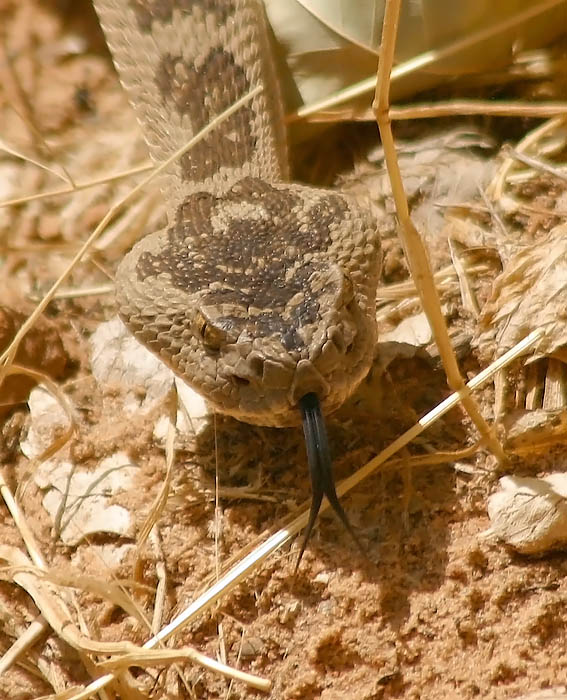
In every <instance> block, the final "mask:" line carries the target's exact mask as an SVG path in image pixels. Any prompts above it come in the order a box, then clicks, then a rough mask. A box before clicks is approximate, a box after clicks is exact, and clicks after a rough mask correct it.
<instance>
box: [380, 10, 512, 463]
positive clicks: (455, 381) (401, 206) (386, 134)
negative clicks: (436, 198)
mask: <svg viewBox="0 0 567 700" xmlns="http://www.w3.org/2000/svg"><path fill="white" fill-rule="evenodd" d="M399 12H400V0H388V1H387V2H386V10H385V15H384V27H383V33H382V51H381V54H380V61H379V64H378V75H377V89H376V96H375V99H374V104H373V109H374V112H375V115H376V121H377V123H378V128H379V130H380V136H381V138H382V146H383V148H384V157H385V160H386V166H387V168H388V175H389V177H390V182H391V185H392V194H393V196H394V202H395V205H396V211H397V214H398V220H399V236H400V240H401V243H402V246H403V248H404V252H405V255H406V259H407V261H408V265H409V268H410V272H411V276H412V278H413V281H414V283H415V285H416V287H417V290H418V293H419V296H420V299H421V303H422V305H423V309H424V311H425V313H426V315H427V318H428V320H429V324H430V326H431V330H432V332H433V335H434V337H435V341H436V343H437V346H438V348H439V353H440V356H441V360H442V362H443V366H444V368H445V372H446V374H447V381H448V383H449V386H450V387H451V389H453V391H461V390H462V389H463V388H464V386H465V382H464V379H463V378H462V376H461V373H460V371H459V367H458V364H457V359H456V357H455V353H454V351H453V348H452V345H451V340H450V338H449V332H448V330H447V326H446V324H445V319H444V318H443V313H442V311H441V304H440V301H439V295H438V293H437V289H436V287H435V282H434V279H433V274H432V271H431V266H430V264H429V259H428V257H427V252H426V250H425V247H424V245H423V242H422V240H421V237H420V235H419V233H418V231H417V229H416V228H415V226H414V225H413V222H412V220H411V218H410V214H409V208H408V203H407V198H406V195H405V191H404V186H403V182H402V176H401V173H400V168H399V165H398V160H397V156H396V148H395V144H394V136H393V134H392V126H391V121H390V118H389V116H388V110H389V87H390V83H389V76H390V72H391V69H392V63H393V60H394V48H395V43H396V42H395V40H396V34H397V29H398V20H399ZM463 407H464V408H465V410H466V411H467V413H468V414H469V416H470V418H471V420H472V421H473V423H474V424H475V425H476V427H477V429H478V431H479V432H480V434H481V436H482V438H483V439H484V440H485V441H486V444H487V446H488V447H489V448H490V449H491V450H492V452H493V453H494V454H495V455H496V456H497V458H498V459H499V460H502V461H503V460H504V459H505V455H504V451H503V449H502V446H501V445H500V443H499V442H498V440H497V439H496V437H495V436H494V435H493V433H492V430H491V428H490V427H489V426H488V424H487V423H486V421H485V420H484V418H483V417H482V414H481V412H480V409H479V407H478V404H477V403H476V401H475V400H474V399H473V398H472V397H471V396H469V395H467V396H463Z"/></svg>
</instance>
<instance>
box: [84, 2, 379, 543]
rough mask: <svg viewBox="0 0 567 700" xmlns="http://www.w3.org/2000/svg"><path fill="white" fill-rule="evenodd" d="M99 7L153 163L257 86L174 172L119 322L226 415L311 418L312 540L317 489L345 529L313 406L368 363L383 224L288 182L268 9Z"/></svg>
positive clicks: (343, 387) (124, 287) (283, 421)
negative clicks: (161, 220) (161, 225)
mask: <svg viewBox="0 0 567 700" xmlns="http://www.w3.org/2000/svg"><path fill="white" fill-rule="evenodd" d="M93 1H94V5H95V8H96V10H97V13H98V15H99V18H100V21H101V24H102V27H103V29H104V32H105V35H106V39H107V43H108V45H109V47H110V50H111V53H112V56H113V59H114V62H115V65H116V67H117V70H118V73H119V76H120V79H121V82H122V84H123V86H124V88H125V89H126V91H127V93H128V96H129V98H130V101H131V103H132V105H133V107H134V110H135V112H136V115H137V118H138V120H139V122H140V124H141V126H142V129H143V133H144V137H145V139H146V142H147V144H148V148H149V150H150V154H151V156H152V158H153V159H154V160H155V161H156V162H158V163H160V162H163V161H165V160H166V159H167V158H168V157H170V156H171V155H172V154H173V153H174V152H176V151H177V150H178V149H180V148H181V147H182V146H183V145H184V144H185V143H186V142H187V141H188V140H189V138H190V137H191V136H193V135H194V134H195V133H196V132H198V131H199V130H200V129H202V128H203V127H204V126H205V125H206V124H208V123H209V122H210V121H211V120H212V119H213V118H214V117H216V116H218V115H219V114H220V113H221V112H223V110H225V109H226V108H228V107H229V106H230V105H231V104H233V103H234V102H235V101H237V100H239V99H240V98H243V97H244V96H246V95H247V94H248V93H249V92H250V91H252V90H254V88H257V87H258V86H259V87H260V90H259V91H258V92H257V93H256V94H255V95H254V97H253V98H252V99H251V100H249V101H248V102H246V103H245V104H244V105H243V106H242V107H240V108H239V109H238V110H237V111H236V112H235V113H234V114H233V115H232V116H230V117H229V118H228V119H226V120H225V121H223V122H222V123H221V124H220V125H218V126H217V127H216V128H215V129H214V130H213V132H212V133H210V134H209V135H207V136H205V137H204V138H203V139H202V140H201V141H199V142H198V143H197V144H196V145H195V146H194V147H193V148H192V149H191V150H189V151H188V152H187V153H185V154H184V155H182V156H181V157H180V158H179V159H178V160H176V161H175V162H174V164H172V165H171V166H170V167H169V168H168V169H167V170H166V172H165V176H164V178H163V181H162V183H161V186H162V191H163V193H164V196H165V197H166V199H167V211H168V222H169V223H168V226H167V228H165V229H164V230H162V231H158V232H156V233H152V234H150V235H148V236H146V237H145V238H143V239H142V240H141V241H140V242H138V243H137V244H136V245H135V246H134V248H133V249H132V251H131V252H130V253H129V254H128V255H126V257H125V258H124V260H123V261H122V262H121V264H120V266H119V268H118V271H117V273H116V298H117V304H118V309H119V314H120V316H121V318H122V319H123V320H124V322H125V323H126V325H127V326H128V328H129V329H130V330H131V332H132V333H133V334H134V335H135V336H136V338H138V339H139V340H140V341H141V342H142V343H143V344H145V345H146V346H147V347H148V348H149V349H150V350H152V351H153V352H154V353H156V354H157V355H159V357H160V358H161V359H162V360H163V361H164V362H165V363H166V364H167V365H169V366H170V367H171V368H172V369H173V371H174V372H175V373H177V374H178V375H180V376H181V377H182V378H183V379H184V380H185V381H186V382H187V383H188V384H190V385H191V386H192V387H194V388H195V389H196V390H197V391H199V392H200V393H202V394H203V395H204V396H205V397H206V398H207V399H208V401H209V402H210V403H211V404H212V405H213V406H214V408H215V409H217V410H218V411H220V412H222V413H226V414H230V415H232V416H234V417H235V418H237V419H239V420H243V421H246V422H250V423H255V424H259V425H268V426H291V425H298V424H300V422H301V416H302V414H303V418H304V428H305V431H306V437H307V438H308V456H309V462H310V468H311V476H312V483H313V490H314V496H313V505H312V513H311V516H312V517H311V522H310V525H309V526H308V529H307V536H308V534H309V531H310V529H311V527H312V525H313V521H314V519H315V516H316V514H317V510H318V508H319V505H320V502H321V498H322V496H323V493H325V494H326V495H327V496H328V497H329V499H330V500H331V502H332V504H333V506H334V507H335V510H337V512H338V513H339V515H340V516H341V518H342V519H343V521H344V522H346V517H345V516H344V513H343V512H342V509H341V507H340V505H339V504H338V501H337V499H336V495H335V491H334V485H333V482H332V475H331V471H330V458H329V457H328V450H327V444H326V434H325V429H324V424H323V422H322V418H321V413H320V409H319V404H320V405H321V407H322V410H323V412H324V413H330V412H332V411H333V410H335V409H336V408H338V406H340V405H341V403H342V402H343V401H344V400H345V399H346V398H347V397H348V396H349V395H350V394H351V393H352V392H353V391H354V389H355V388H356V386H357V385H358V384H359V382H360V381H361V380H362V379H363V378H364V376H365V375H366V373H367V372H368V369H369V367H370V364H371V362H372V356H373V352H374V346H375V342H376V323H375V294H376V286H377V281H378V275H379V270H380V244H379V238H378V234H377V230H376V228H377V227H376V222H375V221H373V220H372V218H371V217H370V216H369V214H368V213H367V212H366V211H365V210H364V209H361V208H359V207H358V206H357V205H356V204H355V203H354V202H353V201H351V200H350V199H348V198H347V197H345V196H343V195H342V194H340V193H338V192H335V191H328V190H322V189H316V188H312V187H308V186H304V185H298V184H292V183H289V182H288V181H287V180H288V164H287V152H286V138H285V131H284V126H283V123H284V122H283V109H282V103H281V98H280V94H279V89H278V84H277V80H276V75H275V70H274V64H273V59H272V56H271V49H270V44H269V34H268V27H267V22H266V19H265V15H264V10H263V5H262V3H261V2H260V0H93ZM300 407H301V409H302V410H300Z"/></svg>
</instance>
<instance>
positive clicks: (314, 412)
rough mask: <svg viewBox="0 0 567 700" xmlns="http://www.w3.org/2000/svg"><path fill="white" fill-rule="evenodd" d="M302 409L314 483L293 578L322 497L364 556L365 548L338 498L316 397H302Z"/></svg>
mask: <svg viewBox="0 0 567 700" xmlns="http://www.w3.org/2000/svg"><path fill="white" fill-rule="evenodd" d="M299 407H300V409H301V417H302V421H303V434H304V435H305V446H306V448H307V462H308V465H309V477H310V480H311V506H310V508H309V519H308V521H307V525H306V527H305V533H304V535H303V542H302V543H301V549H300V551H299V555H298V557H297V561H296V563H295V570H294V575H295V573H297V569H298V568H299V564H300V562H301V558H302V557H303V553H304V552H305V548H306V547H307V543H308V542H309V538H310V537H311V533H312V531H313V527H314V525H315V521H316V520H317V516H318V515H319V510H320V509H321V503H322V502H323V496H326V497H327V500H328V501H329V504H330V505H331V508H332V509H333V510H334V511H335V513H336V514H337V515H338V517H339V519H340V521H341V522H342V524H343V525H344V527H345V529H346V530H347V531H348V533H349V534H350V535H351V537H352V539H353V540H354V541H355V543H356V545H357V547H358V548H359V549H360V551H361V552H362V553H363V554H365V551H364V548H363V546H362V544H361V543H360V540H359V539H358V537H357V536H356V533H355V532H354V530H353V528H352V525H351V524H350V522H349V519H348V517H347V514H346V513H345V511H344V509H343V507H342V505H341V503H340V501H339V497H338V496H337V491H336V489H335V480H334V478H333V463H332V459H331V451H330V449H329V439H328V437H327V428H326V426H325V419H324V417H323V414H322V412H321V404H320V403H319V398H318V397H317V394H315V393H312V392H311V393H308V394H305V395H304V396H302V397H301V399H300V400H299Z"/></svg>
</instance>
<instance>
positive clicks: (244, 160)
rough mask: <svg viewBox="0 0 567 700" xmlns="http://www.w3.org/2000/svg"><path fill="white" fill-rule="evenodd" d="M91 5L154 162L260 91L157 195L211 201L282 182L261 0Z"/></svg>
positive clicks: (99, 0) (277, 108) (179, 164)
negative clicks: (251, 180)
mask: <svg viewBox="0 0 567 700" xmlns="http://www.w3.org/2000/svg"><path fill="white" fill-rule="evenodd" d="M94 5H95V8H96V10H97V12H98V14H99V17H100V20H101V24H102V25H103V27H104V30H105V34H106V37H107V41H108V44H109V46H110V49H111V52H112V55H113V59H114V62H115V65H116V68H117V70H118V73H119V76H120V80H121V82H122V84H123V86H124V88H125V89H126V91H127V93H128V97H129V99H130V102H131V104H132V106H133V107H134V110H135V112H136V115H137V117H138V121H139V123H140V125H141V127H142V131H143V134H144V138H145V140H146V142H147V144H148V147H149V150H150V154H151V156H152V158H153V159H154V160H155V161H156V162H158V163H160V162H163V161H164V160H166V159H167V158H169V157H170V156H171V155H172V154H173V153H175V152H176V151H177V150H179V149H181V148H182V147H183V146H184V145H186V144H187V142H188V141H189V140H190V139H191V138H192V137H193V136H195V135H196V134H198V133H199V132H200V131H201V129H203V128H204V127H205V126H207V125H208V124H210V122H211V121H212V120H214V119H215V118H216V117H218V116H219V115H221V114H222V113H223V112H224V111H225V110H226V109H227V108H229V107H230V106H231V105H233V104H234V103H235V102H236V101H237V100H240V99H242V98H244V97H245V96H246V95H248V94H249V93H251V92H253V91H254V90H255V89H258V88H259V91H258V92H257V93H256V94H255V95H254V97H252V98H251V99H250V100H248V101H246V102H245V103H244V105H243V106H241V107H240V108H239V109H238V110H237V111H236V112H235V113H233V114H232V115H231V116H229V117H228V118H226V119H225V120H224V121H222V122H221V123H220V124H218V125H217V126H216V127H215V128H214V129H213V131H212V132H210V133H209V134H208V135H206V136H205V137H204V138H202V139H201V140H199V141H198V142H197V143H196V144H195V145H194V146H193V147H192V148H191V149H190V150H188V151H187V152H186V153H184V154H183V155H182V156H181V157H180V158H179V159H178V160H177V161H176V162H175V163H174V164H173V165H172V167H171V168H170V170H169V172H168V173H167V174H168V175H169V176H170V179H173V180H174V182H173V183H171V182H169V183H166V184H165V185H164V187H166V188H168V189H169V191H170V192H171V190H172V189H177V190H182V191H183V192H184V193H185V194H187V193H190V192H191V191H197V190H200V191H209V192H212V193H218V192H220V191H226V189H228V188H229V187H231V186H232V185H233V184H234V183H235V182H237V181H239V180H241V179H243V178H245V177H250V176H252V177H257V178H261V179H264V180H267V181H270V182H278V181H282V180H287V179H288V160H287V147H286V137H285V129H284V125H283V106H282V100H281V96H280V92H279V87H278V80H277V77H276V72H275V67H274V60H273V56H272V51H271V46H270V37H269V32H268V23H267V20H266V16H265V11H264V6H263V3H262V2H261V1H260V0H217V1H215V0H192V1H191V2H179V1H177V2H175V1H174V0H94ZM172 185H173V187H172Z"/></svg>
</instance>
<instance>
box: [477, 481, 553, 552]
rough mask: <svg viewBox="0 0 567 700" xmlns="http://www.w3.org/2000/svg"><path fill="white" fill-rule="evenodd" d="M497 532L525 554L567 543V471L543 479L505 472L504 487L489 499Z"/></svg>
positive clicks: (490, 533) (493, 531)
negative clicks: (511, 474) (506, 474)
mask: <svg viewBox="0 0 567 700" xmlns="http://www.w3.org/2000/svg"><path fill="white" fill-rule="evenodd" d="M488 515H489V517H490V522H491V525H492V527H491V528H490V529H489V530H487V531H486V532H485V533H483V534H484V535H485V536H496V537H498V538H499V539H501V540H503V541H504V542H506V544H509V545H510V546H511V547H514V549H516V550H518V552H521V553H522V554H543V553H545V552H547V551H549V550H551V549H555V548H558V547H562V546H565V545H567V474H564V473H561V472H558V473H554V474H550V475H549V476H546V477H544V478H543V479H536V478H531V477H520V476H505V477H502V479H500V490H499V491H497V492H496V493H494V494H493V495H492V496H490V498H489V499H488Z"/></svg>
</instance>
